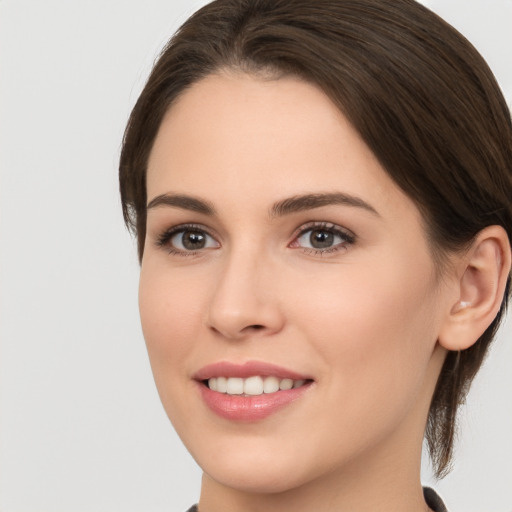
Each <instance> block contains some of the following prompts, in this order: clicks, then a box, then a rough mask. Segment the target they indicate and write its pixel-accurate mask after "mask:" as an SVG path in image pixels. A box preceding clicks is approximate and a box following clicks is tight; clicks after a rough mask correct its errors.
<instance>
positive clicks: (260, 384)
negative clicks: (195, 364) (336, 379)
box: [202, 375, 312, 396]
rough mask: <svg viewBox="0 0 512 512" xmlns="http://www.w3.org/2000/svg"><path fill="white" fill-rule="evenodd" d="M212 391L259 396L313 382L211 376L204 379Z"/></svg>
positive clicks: (309, 380)
mask: <svg viewBox="0 0 512 512" xmlns="http://www.w3.org/2000/svg"><path fill="white" fill-rule="evenodd" d="M202 382H203V384H204V385H205V386H207V387H208V388H209V389H210V390H211V391H216V392H218V393H223V394H227V395H237V396H259V395H263V394H272V393H278V392H280V391H288V390H290V389H297V388H300V387H302V386H305V385H306V384H308V383H310V382H312V381H311V379H296V380H294V379H289V378H284V379H283V378H279V377H274V376H265V377H261V376H258V375H254V376H252V377H247V378H240V377H211V378H209V379H207V380H203V381H202Z"/></svg>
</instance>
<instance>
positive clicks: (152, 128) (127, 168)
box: [119, 0, 512, 476]
mask: <svg viewBox="0 0 512 512" xmlns="http://www.w3.org/2000/svg"><path fill="white" fill-rule="evenodd" d="M223 68H228V69H236V70H242V71H245V72H248V73H256V74H258V73H261V72H263V73H266V74H268V73H270V76H272V77H278V76H281V75H293V76H298V77H301V78H303V79H304V80H306V81H308V82H311V83H313V84H316V85H317V86H318V87H319V88H321V89H322V90H323V91H324V92H325V93H326V94H327V95H328V96H329V97H330V98H331V100H332V101H333V102H334V103H335V104H336V105H337V106H338V107H339V109H340V110H341V111H342V112H343V113H344V115H345V116H346V117H347V118H348V119H349V121H350V122H351V123H352V125H353V126H354V127H355V129H356V130H357V131H358V132H359V134H360V135H361V136H362V138H363V139H364V141H365V142H366V143H367V145H368V146H369V147H370V149H371V150H372V151H373V153H374V154H375V155H376V157H377V158H378V159H379V161H380V163H381V165H382V166H383V167H384V169H385V170H386V172H387V173H388V174H389V176H390V177H391V178H392V179H393V180H394V181H395V183H396V184H397V185H398V186H399V187H400V188H401V189H402V190H403V191H404V192H405V193H406V194H407V195H408V196H409V197H410V198H411V199H412V200H413V201H414V202H415V203H416V205H417V207H418V208H419V210H420V211H421V213H422V215H423V218H424V221H425V226H426V232H427V235H428V237H429V240H430V245H431V247H432V249H433V254H434V256H435V257H436V259H437V261H438V264H439V265H441V266H442V262H443V255H445V254H446V253H447V252H449V251H456V250H460V249H461V248H464V247H465V246H467V245H468V244H469V243H471V241H472V240H473V239H474V237H475V236H476V234H477V233H478V232H479V231H480V230H482V229H483V228H484V227H486V226H489V225H494V224H496V225H500V226H503V227H504V229H505V230H506V232H507V234H508V236H509V239H512V207H511V199H510V198H511V197H512V125H511V118H510V112H509V110H508V108H507V105H506V102H505V100H504V98H503V96H502V94H501V92H500V89H499V87H498V85H497V83H496V80H495V79H494V77H493V74H492V72H491V71H490V69H489V67H488V66H487V64H486V63H485V61H484V60H483V58H482V57H481V56H480V54H479V53H478V52H477V51H476V50H475V49H474V47H473V46H472V45H471V44H470V43H469V42H468V41H467V40H466V39H465V38H464V37H463V36H462V35H461V34H459V33H458V32H457V31H456V30H455V29H454V28H453V27H451V26H450V25H448V24H447V23H446V22H444V21H443V20H442V19H441V18H439V17H438V16H436V15H435V14H434V13H432V12H431V11H429V10H428V9H426V8H425V7H423V6H421V5H420V4H418V3H416V2H415V1H414V0H315V1H314V2H312V1H311V0H216V1H214V2H212V3H210V4H209V5H207V6H205V7H203V8H202V9H200V10H199V11H198V12H196V13H195V14H194V15H193V16H192V17H191V18H189V20H188V21H187V22H185V24H184V25H183V26H182V27H181V28H180V30H179V31H178V32H177V33H176V35H175V36H174V37H173V38H172V39H171V40H170V41H169V43H168V45H167V46H166V47H165V48H164V50H163V52H162V54H161V56H160V58H159V60H158V61H157V63H156V64H155V66H154V68H153V71H152V73H151V75H150V77H149V79H148V82H147V84H146V86H145V88H144V90H143V92H142V94H141V95H140V97H139V99H138V101H137V103H136V105H135V107H134V109H133V111H132V113H131V116H130V119H129V122H128V126H127V128H126V132H125V136H124V142H123V148H122V153H121V160H120V173H119V176H120V188H121V198H122V204H123V213H124V218H125V222H126V223H127V225H128V226H129V228H131V229H132V230H133V231H134V232H135V233H136V235H137V237H138V250H139V257H140V258H142V255H143V251H144V239H145V231H146V201H147V197H146V166H147V161H148V157H149V154H150V151H151V148H152V145H153V141H154V139H155V137H156V134H157V132H158V129H159V126H160V123H161V121H162V118H163V116H164V114H165V113H166V111H167V110H168V108H169V107H170V105H171V104H172V103H173V102H174V101H175V100H176V98H177V97H178V96H179V95H180V94H182V93H183V92H184V91H186V90H187V88H188V87H189V86H191V85H192V84H194V83H195V82H197V81H199V80H200V79H201V78H204V77H206V76H207V75H209V74H211V73H214V72H216V71H219V70H221V69H223ZM509 295H510V276H509V278H508V281H507V289H506V293H505V297H504V300H503V304H502V307H501V309H500V311H499V314H498V316H497V317H496V319H495V320H494V321H493V322H492V324H491V325H490V326H489V328H488V329H487V330H486V331H485V333H484V334H483V335H482V336H481V337H480V339H479V340H478V342H477V343H475V344H474V345H473V346H472V347H471V348H468V349H467V350H464V351H462V352H450V353H448V356H447V358H446V360H445V363H444V366H443V368H442V371H441V374H440V376H439V379H438V383H437V387H436V390H435V393H434V396H433V399H432V403H431V407H430V411H429V418H428V423H427V428H426V438H427V441H428V446H429V450H430V454H431V457H432V461H433V464H434V467H435V469H436V474H437V475H438V476H442V475H443V474H444V473H446V472H447V471H448V469H449V463H450V460H451V456H452V450H453V441H454V433H455V420H456V413H457V410H458V406H459V404H461V403H462V402H463V401H464V399H465V396H466V394H467V391H468V389H469V386H470V384H471V382H472V380H473V377H474V376H475V374H476V372H477V371H478V369H479V368H480V366H481V364H482V361H483V359H484V356H485V354H486V351H487V348H488V346H489V344H490V342H491V341H492V339H493V337H494V335H495V333H496V330H497V328H498V325H499V323H500V320H501V318H502V317H503V314H504V311H505V307H506V304H507V300H508V297H509Z"/></svg>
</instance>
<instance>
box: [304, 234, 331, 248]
mask: <svg viewBox="0 0 512 512" xmlns="http://www.w3.org/2000/svg"><path fill="white" fill-rule="evenodd" d="M310 242H311V245H312V246H313V247H314V248H315V249H325V248H326V247H331V246H332V244H333V242H334V235H333V234H332V233H329V231H322V230H318V229H317V230H314V231H312V232H311V235H310Z"/></svg>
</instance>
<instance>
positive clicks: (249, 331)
mask: <svg viewBox="0 0 512 512" xmlns="http://www.w3.org/2000/svg"><path fill="white" fill-rule="evenodd" d="M147 191H148V205H149V206H148V214H147V238H146V241H145V252H144V258H143V261H142V272H141V278H140V311H141V318H142V326H143V331H144V336H145V339H146V343H147V347H148V351H149V356H150V360H151V365H152V369H153V373H154V377H155V381H156V384H157V387H158V391H159V394H160V397H161V400H162V403H163V405H164V407H165V410H166V412H167V414H168V416H169V418H170V419H171V421H172V423H173V424H174V426H175V428H176V430H177V432H178V434H179V435H180V436H181V438H182V440H183V442H184V443H185V445H186V446H187V448H188V449H189V450H190V452H191V453H192V455H193V456H194V458H195V459H196V460H197V461H198V463H199V464H200V466H201V467H202V468H203V470H204V471H205V473H206V474H207V475H208V478H210V479H211V480H212V481H214V482H216V484H217V485H221V486H228V487H233V488H237V489H241V490H246V491H257V492H277V491H283V490H287V489H292V488H296V487H299V486H301V485H304V484H306V483H309V482H313V481H319V480H321V479H322V478H328V477H330V476H332V475H335V474H339V473H341V472H344V473H346V474H356V473H357V471H364V473H365V474H371V472H372V468H377V467H379V465H380V467H381V473H382V467H383V466H382V463H384V464H391V465H390V466H389V467H393V464H394V463H400V461H402V463H403V462H404V461H408V460H410V459H411V457H415V456H416V455H418V453H419V450H420V445H421V439H422V436H423V429H424V425H425V421H426V414H427V411H428V406H429V401H430V398H431V395H432V392H433V389H434V386H435V382H436V379H437V375H438V372H439V370H440V367H441V364H442V360H443V356H444V354H443V353H442V349H440V348H439V346H438V345H437V344H436V340H437V334H438V331H439V329H440V326H441V324H442V322H443V317H444V315H445V312H446V309H447V307H448V303H449V300H451V298H449V297H448V295H449V294H448V292H447V287H446V285H445V284H443V283H444V282H445V281H444V280H441V279H438V278H437V274H436V271H435V267H434V264H433V260H432V257H431V253H430V251H429V247H428V244H427V240H426V237H425V234H424V229H423V227H422V220H421V217H420V214H419V212H418V210H417V208H416V207H415V205H414V203H413V202H412V201H411V200H410V199H409V198H408V197H406V196H405V195H404V194H403V193H402V192H401V190H399V189H398V188H397V186H396V185H395V184H394V183H393V182H392V180H391V179H390V178H389V177H388V175H387V174H386V173H385V172H384V170H383V169H382V167H381V166H380V164H379V162H378V161H377V160H376V159H375V157H374V156H373V154H372V153H371V151H370V150H369V149H368V147H367V146H366V145H365V144H364V143H363V141H362V140H361V139H360V137H359V136H358V134H357V133H356V132H355V131H354V129H353V128H352V127H351V125H350V124H349V123H348V122H347V120H346V119H345V118H344V117H343V115H342V114H341V113H340V112H339V111H338V110H337V109H336V108H335V106H334V105H333V104H332V103H331V102H330V100H329V99H328V98H327V97H326V96H325V95H324V94H323V93H322V92H321V91H320V90H319V89H317V88H316V87H314V86H313V85H310V84H307V83H305V82H303V81H299V80H297V79H293V78H281V79H278V80H262V79H258V78H254V77H249V76H247V75H243V74H234V73H233V74H223V75H213V76H209V77H208V78H206V79H204V80H203V81H201V82H199V83H196V84H195V85H194V86H193V87H192V88H190V89H189V90H188V91H187V92H185V93H184V94H183V95H182V96H181V98H180V99H179V100H178V101H177V102H176V103H175V104H174V105H173V107H172V108H171V109H170V111H169V112H168V113H167V115H166V117H165V118H164V121H163V123H162V125H161V128H160V131H159V133H158V136H157V138H156V141H155V144H154V147H153V149H152V152H151V155H150V159H149V166H148V175H147ZM452 298H453V297H452ZM208 379H211V380H210V385H211V386H212V388H213V389H209V387H208ZM289 379H290V380H289ZM244 386H245V387H244ZM278 386H280V387H282V388H284V389H280V390H278V391H276V388H277V387H278ZM290 386H292V389H287V388H289V387H290ZM215 389H217V390H215ZM262 389H263V391H265V392H263V393H262ZM226 391H227V392H226ZM411 450H412V452H411ZM412 454H414V455H412ZM409 469H410V468H409ZM415 476H416V475H415Z"/></svg>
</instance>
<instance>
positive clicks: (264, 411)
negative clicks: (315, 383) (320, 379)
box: [194, 361, 312, 421]
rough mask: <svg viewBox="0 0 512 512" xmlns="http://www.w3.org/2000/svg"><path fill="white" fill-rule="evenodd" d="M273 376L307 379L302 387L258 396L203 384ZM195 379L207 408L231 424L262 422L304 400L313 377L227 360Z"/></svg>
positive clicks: (197, 375) (252, 363)
mask: <svg viewBox="0 0 512 512" xmlns="http://www.w3.org/2000/svg"><path fill="white" fill-rule="evenodd" d="M255 375H259V376H261V377H266V376H274V377H277V378H279V379H292V380H306V381H308V382H306V384H304V385H303V386H301V387H298V388H293V389H289V390H286V391H277V392H275V393H268V394H266V393H264V394H262V395H257V396H245V395H228V394H225V393H219V392H217V391H212V390H211V389H210V388H209V387H208V386H206V385H205V384H204V382H203V381H205V380H208V379H209V378H211V377H239V378H248V377H252V376H255ZM194 379H195V380H196V381H198V387H199V390H200V392H201V396H202V398H203V400H204V402H205V403H206V405H207V406H208V407H209V408H210V410H212V411H213V412H214V413H216V414H217V415H219V416H221V417H222V418H225V419H228V420H232V421H256V420H262V419H264V418H266V417H268V416H270V415H271V414H274V413H275V412H277V411H279V410H281V409H282V408H284V407H286V406H287V405H290V404H292V403H293V402H295V401H296V400H298V399H299V398H301V397H302V396H303V395H304V393H305V392H306V391H308V390H309V388H310V386H311V384H312V382H311V379H310V377H308V376H306V375H301V374H299V373H297V372H293V371H291V370H288V369H286V368H283V367H280V366H276V365H273V364H269V363H263V362H259V361H249V362H246V363H244V364H241V365H238V364H233V363H228V362H225V361H222V362H219V363H214V364H211V365H208V366H205V367H204V368H202V369H201V370H199V371H198V372H197V373H196V374H195V375H194Z"/></svg>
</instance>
